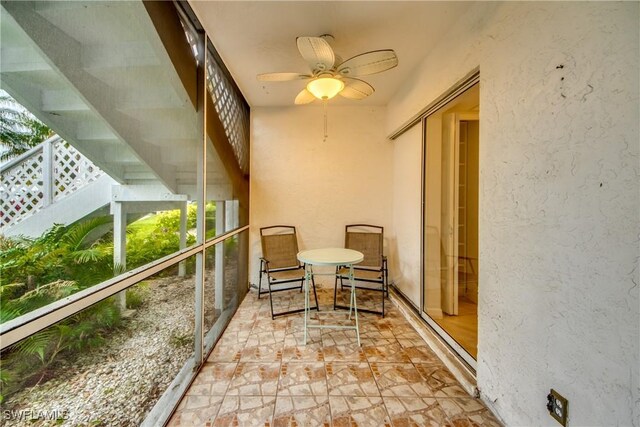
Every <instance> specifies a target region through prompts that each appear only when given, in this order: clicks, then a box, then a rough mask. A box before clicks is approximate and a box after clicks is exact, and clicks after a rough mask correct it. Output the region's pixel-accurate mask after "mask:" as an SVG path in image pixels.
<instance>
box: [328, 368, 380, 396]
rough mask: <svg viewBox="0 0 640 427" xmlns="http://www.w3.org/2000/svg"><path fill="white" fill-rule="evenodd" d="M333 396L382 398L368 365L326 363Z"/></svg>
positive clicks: (330, 392)
mask: <svg viewBox="0 0 640 427" xmlns="http://www.w3.org/2000/svg"><path fill="white" fill-rule="evenodd" d="M326 370H327V383H328V385H329V395H331V396H380V391H379V390H378V386H377V385H376V381H375V379H374V377H373V372H371V368H370V367H369V364H368V363H344V362H328V363H326Z"/></svg>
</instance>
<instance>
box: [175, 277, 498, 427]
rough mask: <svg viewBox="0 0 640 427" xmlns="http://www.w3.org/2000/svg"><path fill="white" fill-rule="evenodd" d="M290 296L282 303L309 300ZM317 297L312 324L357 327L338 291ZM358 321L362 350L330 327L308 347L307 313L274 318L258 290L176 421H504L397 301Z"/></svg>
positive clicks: (350, 334)
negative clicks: (340, 304) (337, 304)
mask: <svg viewBox="0 0 640 427" xmlns="http://www.w3.org/2000/svg"><path fill="white" fill-rule="evenodd" d="M286 294H291V295H289V296H287V297H284V296H285V295H286ZM282 295H283V298H282V299H280V302H279V304H280V305H281V306H283V307H284V306H285V305H293V304H297V303H299V302H300V301H301V300H300V299H299V298H300V296H301V294H299V293H296V292H282ZM318 298H319V299H320V305H321V311H320V313H316V312H315V311H312V312H311V313H310V320H309V322H310V323H315V324H331V323H340V324H344V325H349V324H353V321H349V320H348V319H347V313H346V311H344V310H339V311H337V312H333V309H332V306H333V287H331V289H318ZM358 298H359V300H358V302H360V298H361V293H358ZM362 301H363V302H364V301H370V302H374V301H375V300H374V299H373V297H367V296H365V295H362ZM359 320H360V332H361V343H362V347H360V346H358V344H357V338H356V333H355V331H353V330H344V331H343V330H326V329H323V330H320V329H310V330H309V335H308V343H307V345H306V346H305V345H303V343H304V318H303V315H302V313H299V314H293V315H288V316H284V317H281V318H277V319H276V320H271V312H270V306H269V300H268V299H266V298H263V299H261V300H257V299H256V296H255V292H251V293H250V294H249V295H247V297H246V299H245V301H244V302H243V303H242V305H241V307H240V309H239V311H238V313H236V315H235V316H234V318H233V319H232V321H231V322H230V324H229V327H228V328H227V329H226V330H225V332H224V334H223V336H222V337H221V339H220V340H219V342H218V344H217V345H216V347H215V348H214V350H213V351H212V353H211V355H210V356H209V358H208V362H207V363H206V364H205V366H204V367H203V369H202V370H201V372H200V373H199V375H198V377H197V378H196V380H194V383H193V384H192V386H191V387H190V388H189V390H188V392H187V394H186V396H185V397H184V398H183V400H182V401H181V403H180V405H179V407H178V409H177V411H176V412H175V414H174V415H173V417H172V418H171V421H170V425H173V426H184V425H189V426H194V425H195V426H197V425H203V426H204V425H216V426H256V425H257V426H266V425H268V426H270V427H273V426H274V425H277V426H305V427H306V426H315V425H317V426H325V425H326V426H328V425H334V426H348V427H352V426H359V425H360V426H367V427H369V426H390V425H392V424H393V425H394V426H423V425H424V426H428V425H449V426H452V427H454V426H455V427H459V426H472V425H473V426H482V427H485V426H487V427H497V426H499V425H500V424H499V422H498V421H497V420H496V419H495V417H493V415H492V414H491V413H490V411H488V409H487V408H486V407H485V406H484V405H483V404H482V402H481V401H479V400H477V399H473V398H471V397H470V396H468V395H467V394H466V392H465V391H464V389H462V387H461V386H460V385H459V384H458V383H457V381H456V380H455V378H454V377H453V376H452V375H451V373H450V372H449V371H448V370H447V369H446V368H445V366H444V365H443V364H442V363H441V361H440V360H439V359H438V358H437V356H436V355H435V353H433V352H432V351H431V350H430V349H429V347H428V346H427V345H426V343H425V342H424V341H423V340H422V338H421V337H420V336H419V335H418V334H417V332H416V331H415V330H414V329H413V327H412V326H411V325H409V323H408V322H407V321H406V320H405V319H404V317H402V315H401V314H400V312H399V311H398V310H397V309H396V308H395V307H394V306H393V305H392V304H391V303H389V304H387V314H386V316H385V318H382V317H381V316H379V315H374V314H368V313H360V316H359Z"/></svg>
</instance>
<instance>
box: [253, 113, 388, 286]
mask: <svg viewBox="0 0 640 427" xmlns="http://www.w3.org/2000/svg"><path fill="white" fill-rule="evenodd" d="M328 114H329V115H328V126H329V128H328V129H329V137H328V139H327V140H326V141H323V134H324V133H323V112H322V108H321V107H319V106H302V107H300V106H298V107H290V108H253V109H252V110H251V125H252V130H251V136H252V140H251V230H250V256H251V258H250V259H251V261H250V265H251V270H250V281H251V283H255V284H257V283H258V270H259V261H258V258H259V257H260V254H261V249H260V234H259V230H260V227H265V226H269V225H276V224H287V225H295V226H296V227H297V228H298V244H299V246H300V250H303V249H313V248H319V247H328V246H332V247H342V246H343V245H344V226H345V225H346V224H353V223H370V224H377V225H381V226H383V227H385V240H386V244H387V245H388V238H389V234H390V228H391V199H390V197H391V187H392V161H393V145H392V144H391V142H389V141H388V140H387V139H386V138H385V132H384V125H385V118H386V109H385V108H384V107H362V106H353V107H352V106H335V105H331V104H329V107H328ZM327 280H328V279H326V278H325V280H321V282H322V281H324V282H325V283H326V282H327Z"/></svg>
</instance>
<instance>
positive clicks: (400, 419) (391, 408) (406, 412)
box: [383, 397, 447, 427]
mask: <svg viewBox="0 0 640 427" xmlns="http://www.w3.org/2000/svg"><path fill="white" fill-rule="evenodd" d="M383 400H384V404H385V406H386V408H387V412H388V413H389V418H390V419H391V424H392V425H393V426H394V427H405V426H433V427H439V426H443V425H445V424H446V423H447V416H446V414H445V413H444V411H443V410H442V408H441V407H440V405H439V404H438V401H437V400H436V399H435V398H433V397H422V398H421V397H384V398H383Z"/></svg>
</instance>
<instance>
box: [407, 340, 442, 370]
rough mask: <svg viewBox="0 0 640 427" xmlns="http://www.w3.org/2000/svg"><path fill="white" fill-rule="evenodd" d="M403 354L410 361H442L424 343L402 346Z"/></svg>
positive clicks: (436, 362) (433, 362)
mask: <svg viewBox="0 0 640 427" xmlns="http://www.w3.org/2000/svg"><path fill="white" fill-rule="evenodd" d="M403 351H404V354H406V355H407V356H408V357H409V360H411V362H412V363H422V364H425V365H440V366H442V361H441V360H440V359H439V358H438V356H436V354H435V353H434V352H433V350H431V349H430V348H429V347H427V346H426V345H424V346H414V347H404V350H403Z"/></svg>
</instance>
